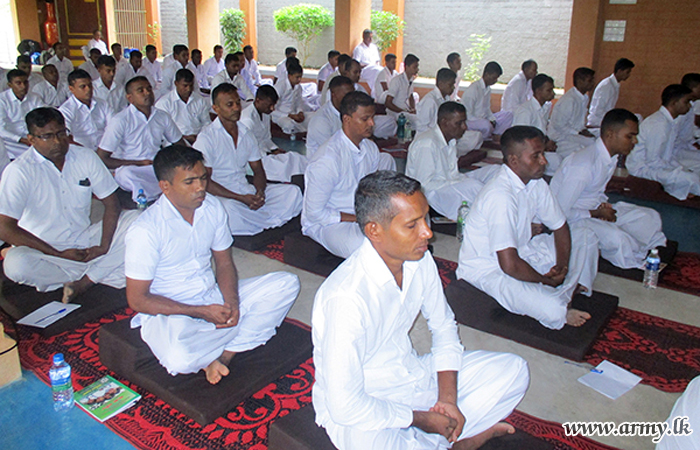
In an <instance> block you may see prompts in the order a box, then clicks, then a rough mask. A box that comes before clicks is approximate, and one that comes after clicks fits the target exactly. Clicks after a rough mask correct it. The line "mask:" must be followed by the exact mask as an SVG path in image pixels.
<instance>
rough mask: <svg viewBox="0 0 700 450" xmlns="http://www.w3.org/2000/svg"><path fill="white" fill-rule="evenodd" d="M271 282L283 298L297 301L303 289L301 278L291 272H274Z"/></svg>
mask: <svg viewBox="0 0 700 450" xmlns="http://www.w3.org/2000/svg"><path fill="white" fill-rule="evenodd" d="M270 276H271V278H272V279H271V282H272V283H274V284H275V286H277V287H278V292H279V293H280V296H281V297H283V298H287V297H289V298H290V299H291V300H294V299H296V296H297V295H298V294H299V290H300V289H301V283H300V282H299V277H298V276H296V275H294V274H293V273H289V272H273V273H271V274H270Z"/></svg>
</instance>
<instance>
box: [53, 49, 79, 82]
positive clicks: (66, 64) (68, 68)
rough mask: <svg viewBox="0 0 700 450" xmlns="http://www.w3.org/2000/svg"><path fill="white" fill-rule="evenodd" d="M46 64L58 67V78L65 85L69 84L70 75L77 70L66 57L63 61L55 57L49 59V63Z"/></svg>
mask: <svg viewBox="0 0 700 450" xmlns="http://www.w3.org/2000/svg"><path fill="white" fill-rule="evenodd" d="M46 64H47V65H48V64H51V65H53V66H56V70H58V78H59V80H60V81H63V82H64V83H67V82H68V74H69V73H71V72H72V71H73V69H75V67H74V66H73V62H72V61H71V60H70V59H68V57H66V56H64V57H63V59H58V56H56V55H54V56H52V57H51V58H49V60H48V61H46Z"/></svg>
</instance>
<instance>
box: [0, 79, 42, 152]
mask: <svg viewBox="0 0 700 450" xmlns="http://www.w3.org/2000/svg"><path fill="white" fill-rule="evenodd" d="M28 78H29V77H28V76H27V74H26V73H24V72H22V71H21V70H19V69H12V70H10V71H9V72H7V85H8V86H9V87H10V89H8V90H6V91H4V92H2V93H0V138H1V139H2V142H3V144H5V149H6V151H7V155H9V157H10V158H12V159H15V158H17V157H18V156H20V155H21V154H22V153H24V152H25V151H26V150H27V149H28V148H29V146H30V145H32V144H31V143H30V142H29V139H28V138H27V122H26V120H25V117H26V116H27V113H28V112H29V111H31V110H33V109H35V108H38V107H40V106H44V104H43V103H42V101H41V99H40V98H39V97H38V96H37V95H35V94H33V93H31V92H29V81H28ZM0 160H5V158H4V157H0Z"/></svg>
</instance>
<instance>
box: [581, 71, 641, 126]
mask: <svg viewBox="0 0 700 450" xmlns="http://www.w3.org/2000/svg"><path fill="white" fill-rule="evenodd" d="M633 68H634V63H633V62H632V61H630V60H629V59H627V58H620V59H618V60H617V61H616V62H615V70H614V71H613V74H612V75H610V76H609V77H607V78H605V79H603V80H602V81H601V82H600V83H598V86H596V87H595V91H593V98H592V99H591V108H590V110H589V112H588V128H594V129H595V128H600V124H601V122H602V121H603V117H604V116H605V113H606V112H608V111H610V110H611V109H613V108H614V107H615V105H616V104H617V99H618V97H620V82H622V81H626V80H627V79H628V78H629V77H630V75H631V74H632V69H633Z"/></svg>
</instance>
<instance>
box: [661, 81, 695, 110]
mask: <svg viewBox="0 0 700 450" xmlns="http://www.w3.org/2000/svg"><path fill="white" fill-rule="evenodd" d="M692 93H693V91H691V90H690V88H688V87H686V86H683V85H682V84H670V85H668V86H666V88H665V89H664V91H663V92H662V93H661V104H662V105H664V106H668V105H670V104H671V103H673V102H675V101H676V100H678V99H679V98H681V97H685V96H686V95H689V94H692Z"/></svg>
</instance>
